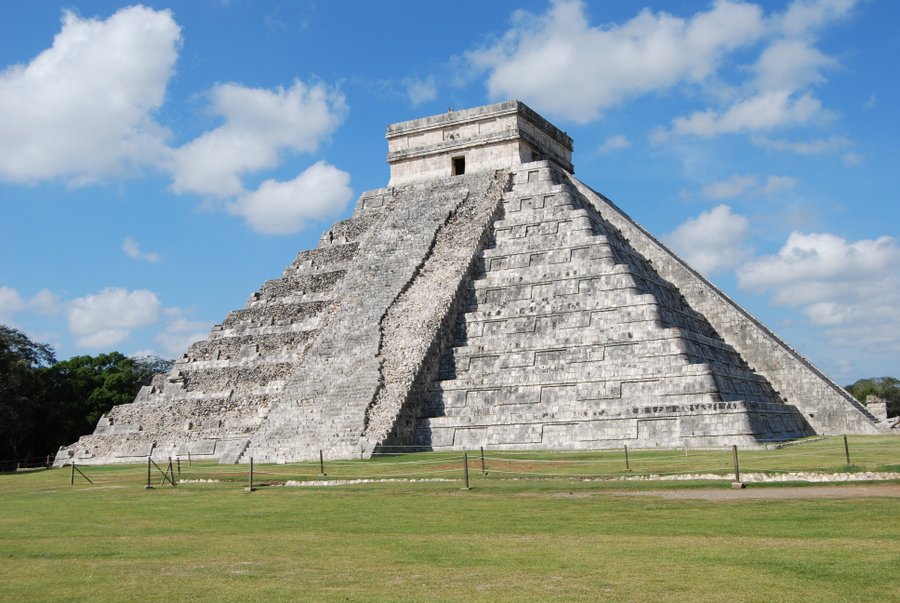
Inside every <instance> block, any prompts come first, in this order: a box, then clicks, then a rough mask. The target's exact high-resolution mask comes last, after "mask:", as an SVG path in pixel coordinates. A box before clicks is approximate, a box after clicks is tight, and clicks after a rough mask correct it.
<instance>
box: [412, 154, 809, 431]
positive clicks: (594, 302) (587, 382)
mask: <svg viewBox="0 0 900 603" xmlns="http://www.w3.org/2000/svg"><path fill="white" fill-rule="evenodd" d="M516 182H517V184H516V186H515V187H514V189H513V190H512V191H511V192H509V193H507V194H506V197H505V198H504V203H503V216H502V219H500V220H498V221H496V222H495V223H494V225H493V234H494V242H493V245H492V246H491V247H490V248H489V249H485V250H484V251H483V252H482V254H481V256H480V258H479V259H480V269H481V274H480V275H478V277H477V278H476V279H475V280H474V281H473V282H472V284H471V287H470V291H469V303H468V305H467V307H466V308H465V311H464V312H462V313H461V314H460V316H459V317H458V320H457V323H456V332H455V337H454V340H453V345H452V347H449V348H448V349H446V350H445V351H444V352H443V358H442V362H441V370H440V374H439V376H438V378H437V379H435V381H434V382H433V383H432V386H431V388H430V392H429V396H428V400H427V408H426V410H425V412H424V413H423V414H424V416H422V417H420V419H419V422H418V425H417V430H416V441H417V443H419V444H421V445H423V446H424V447H430V448H432V449H445V448H465V447H478V446H485V447H491V448H534V447H539V448H593V447H597V448H604V447H611V446H618V445H621V444H622V443H626V444H631V445H633V446H681V445H683V444H685V443H687V444H688V445H691V446H711V445H714V444H715V443H717V442H720V441H721V438H723V437H727V438H729V439H730V440H732V441H734V442H735V443H737V442H742V441H744V440H746V442H745V443H753V444H757V443H759V442H760V441H764V440H784V439H789V438H796V437H801V436H804V435H809V434H811V433H813V432H812V430H811V428H810V427H809V425H808V424H807V423H806V421H805V420H804V419H803V417H802V415H801V414H800V413H799V412H798V411H797V409H796V408H794V407H792V406H789V405H786V404H785V403H784V402H783V400H781V399H780V398H779V396H778V394H776V392H775V391H774V390H773V389H772V387H771V386H770V385H769V383H768V382H767V381H766V380H765V379H764V378H763V377H761V376H760V375H758V374H756V373H754V372H753V371H752V370H751V369H750V368H749V367H748V366H747V364H746V363H745V362H744V361H743V359H742V358H741V357H740V355H739V354H737V353H736V352H735V350H734V349H733V348H732V347H731V346H729V345H728V344H726V343H725V342H724V341H723V340H722V338H721V337H720V336H719V335H718V334H717V333H716V331H715V330H714V329H713V328H712V326H711V325H710V324H709V323H708V322H707V321H706V320H705V319H704V318H703V316H701V315H700V314H698V313H697V312H695V311H694V310H692V309H691V308H690V306H689V305H688V304H687V303H686V302H685V300H684V298H683V297H682V296H681V294H680V293H679V292H678V290H677V289H675V288H674V286H673V285H671V284H670V283H667V282H666V281H664V280H663V279H661V278H660V277H659V275H658V274H656V272H654V270H653V267H652V265H650V264H649V263H648V262H647V261H646V260H645V259H644V258H643V257H641V256H640V255H639V254H637V253H636V252H635V251H634V250H633V249H632V248H631V247H630V246H629V245H628V243H627V242H626V241H625V240H624V239H623V237H622V235H621V234H620V233H619V231H618V230H616V229H615V228H614V227H613V226H612V225H610V224H609V223H608V222H605V221H604V220H603V219H602V217H601V216H600V215H599V213H598V212H597V211H596V210H595V209H594V207H593V206H592V205H591V204H590V203H589V202H588V201H587V200H586V199H585V198H584V197H583V196H582V195H581V194H580V193H579V191H578V190H577V188H576V187H575V186H574V185H573V184H571V183H570V182H569V181H568V179H567V177H566V175H565V174H563V173H561V172H560V171H558V170H554V169H552V168H551V167H549V166H545V167H540V168H539V169H523V170H521V171H519V172H518V173H517V178H516Z"/></svg>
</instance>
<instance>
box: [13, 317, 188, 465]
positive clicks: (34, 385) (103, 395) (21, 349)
mask: <svg viewBox="0 0 900 603" xmlns="http://www.w3.org/2000/svg"><path fill="white" fill-rule="evenodd" d="M173 365H174V361H173V360H166V359H163V358H159V357H157V356H143V357H139V358H129V357H128V356H124V355H123V354H120V353H119V352H110V353H109V354H99V355H97V356H75V357H73V358H69V359H68V360H63V361H60V362H57V361H56V357H55V355H54V352H53V348H51V347H50V346H49V345H46V344H42V343H35V342H33V341H31V340H30V339H29V338H28V337H27V336H26V335H25V334H24V333H22V332H21V331H18V330H17V329H14V328H12V327H7V326H4V325H0V465H3V464H4V463H3V462H4V461H7V463H6V466H12V467H13V468H14V467H15V465H16V461H17V460H20V459H28V458H36V457H41V456H43V455H46V454H53V453H55V452H56V450H57V449H58V448H59V446H60V445H62V444H70V443H72V442H74V441H75V440H77V439H78V437H79V436H81V435H83V434H85V433H90V432H91V431H93V429H94V426H95V425H96V424H97V421H98V420H99V419H100V417H101V416H102V415H103V414H104V413H107V412H109V410H110V409H111V408H112V407H113V406H115V405H117V404H126V403H128V402H131V401H132V400H134V397H135V395H136V394H137V392H138V390H140V388H141V386H142V385H149V384H150V381H151V380H152V379H153V375H154V374H156V373H165V372H168V371H169V370H170V369H171V368H172V366H173Z"/></svg>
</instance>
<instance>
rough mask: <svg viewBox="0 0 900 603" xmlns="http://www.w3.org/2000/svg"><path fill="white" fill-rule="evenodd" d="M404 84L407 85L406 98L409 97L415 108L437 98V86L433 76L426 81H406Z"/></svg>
mask: <svg viewBox="0 0 900 603" xmlns="http://www.w3.org/2000/svg"><path fill="white" fill-rule="evenodd" d="M403 83H404V84H405V85H406V96H408V97H409V102H411V103H412V105H413V107H416V106H418V105H421V104H422V103H427V102H428V101H432V100H434V99H436V98H437V84H435V82H434V77H433V76H430V77H427V78H425V79H424V80H420V79H406V80H404V82H403Z"/></svg>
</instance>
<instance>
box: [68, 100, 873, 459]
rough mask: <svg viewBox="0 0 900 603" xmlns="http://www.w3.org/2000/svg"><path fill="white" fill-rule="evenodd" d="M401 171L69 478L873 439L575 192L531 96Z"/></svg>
mask: <svg viewBox="0 0 900 603" xmlns="http://www.w3.org/2000/svg"><path fill="white" fill-rule="evenodd" d="M387 138H388V147H389V153H388V161H389V164H390V167H391V180H390V182H389V184H388V186H387V187H386V188H383V189H378V190H374V191H368V192H366V193H363V195H362V196H361V197H360V199H359V201H358V203H357V205H356V208H355V211H354V213H353V215H352V217H350V218H349V219H347V220H344V221H341V222H338V223H336V224H334V225H333V226H332V227H331V228H330V229H329V230H328V231H327V232H325V233H324V234H323V235H322V237H321V239H320V241H319V245H318V246H317V248H316V249H313V250H307V251H302V252H300V253H299V255H298V256H297V258H296V259H295V260H294V261H293V262H292V263H291V265H290V266H288V267H287V269H285V271H284V273H283V274H282V276H281V278H278V279H274V280H270V281H267V282H265V283H264V284H263V286H262V287H261V288H260V290H259V291H258V292H256V293H254V294H253V295H251V296H250V298H249V299H248V301H247V303H246V305H245V306H244V308H242V309H240V310H237V311H235V312H232V313H231V314H229V315H228V316H227V317H226V318H225V320H224V321H223V322H222V324H220V325H217V326H215V327H214V328H213V330H212V332H211V333H210V335H209V337H208V338H207V339H206V340H204V341H200V342H197V343H195V344H194V345H192V346H191V347H190V348H189V349H188V350H187V352H186V353H185V354H184V355H183V356H182V357H181V358H180V359H179V360H178V361H177V362H176V364H175V367H174V368H173V369H172V371H171V372H170V373H168V374H167V375H157V376H156V377H155V378H154V380H153V383H152V385H150V386H147V387H145V388H143V389H142V390H141V391H140V393H139V394H138V396H137V398H136V399H135V401H134V402H133V403H131V404H125V405H122V406H117V407H115V408H113V409H112V410H111V411H110V412H109V413H108V414H107V415H106V416H104V417H103V418H102V419H101V420H100V422H99V424H98V425H97V428H96V429H95V431H94V433H93V434H90V435H86V436H83V437H82V438H81V439H79V441H78V442H76V443H74V444H72V445H71V446H68V447H63V448H61V449H60V451H59V454H58V455H57V463H59V464H61V463H64V462H68V460H70V459H72V458H75V459H77V461H78V462H79V463H113V462H135V461H139V460H141V459H144V458H146V457H147V456H151V457H154V458H166V457H176V456H180V457H182V458H184V457H187V456H189V455H190V456H191V457H193V458H201V459H203V458H205V459H218V460H219V461H220V462H225V463H235V462H242V461H247V460H249V459H250V458H251V457H252V458H254V459H255V460H257V461H269V462H289V461H295V460H305V459H313V458H318V455H319V453H320V451H322V453H323V454H325V455H326V456H327V457H328V458H359V457H368V456H370V455H371V454H373V453H375V452H377V451H403V450H455V449H466V448H476V447H479V446H484V447H487V448H493V449H603V448H611V447H620V446H622V445H623V444H625V445H628V446H629V447H632V448H641V447H676V446H678V447H680V446H691V447H718V446H726V445H731V444H740V445H742V446H755V445H760V444H763V443H767V442H774V441H784V440H790V439H795V438H799V437H805V436H810V435H814V434H847V433H854V434H871V433H879V432H880V428H879V427H878V425H877V420H876V419H875V417H873V416H872V415H871V414H869V412H868V411H867V410H866V409H865V407H864V406H863V405H861V404H860V403H858V402H857V401H856V400H855V399H854V398H853V397H851V396H850V395H849V394H847V392H845V391H844V390H843V389H841V388H840V387H839V386H837V385H836V384H835V383H834V382H832V381H831V380H830V379H828V377H827V376H825V375H824V374H823V373H822V372H821V371H819V370H818V369H816V368H815V367H814V366H813V365H812V364H811V363H810V362H809V361H808V360H807V359H805V358H803V357H802V356H801V355H800V354H798V353H797V352H796V351H794V350H793V349H791V348H790V347H789V346H788V345H787V344H786V343H784V342H783V341H782V340H781V339H779V338H778V337H777V336H776V335H775V334H774V333H772V332H771V331H770V330H768V329H767V328H766V327H765V326H764V325H762V324H761V323H760V322H759V321H758V320H757V319H755V318H754V317H753V316H751V315H750V314H749V313H748V312H746V311H745V310H744V309H742V308H741V307H740V306H739V305H738V304H736V303H735V302H734V301H733V300H731V299H730V298H728V297H727V296H726V295H725V294H724V293H722V292H721V291H719V290H718V289H717V288H716V287H715V286H714V285H712V284H711V283H710V282H709V281H707V280H706V279H705V278H703V277H702V276H701V275H700V274H699V273H697V272H696V271H694V270H692V269H691V268H690V267H689V266H688V265H687V264H685V263H684V262H683V261H682V260H681V259H679V258H678V257H677V256H676V255H675V254H673V253H672V252H671V251H669V250H668V249H667V248H666V247H665V246H664V245H662V244H661V243H660V242H659V241H658V240H656V239H655V238H654V237H653V236H652V235H650V234H649V233H648V232H647V231H645V230H644V229H642V228H641V227H640V226H639V225H638V224H636V223H635V222H634V221H633V220H632V219H631V218H629V217H628V215H627V214H625V213H624V212H623V211H622V210H621V209H619V208H618V207H617V206H616V205H614V204H613V203H612V202H611V201H610V200H608V199H607V198H605V197H604V196H602V195H600V194H599V193H597V192H595V191H594V190H592V189H591V188H589V187H588V186H586V185H585V184H583V183H582V182H580V181H579V180H577V179H576V178H575V177H574V168H573V165H572V162H571V157H572V140H571V139H570V138H569V137H568V136H567V135H566V134H565V133H563V132H561V131H560V130H558V129H557V128H556V127H554V126H553V125H552V124H550V123H549V122H547V121H546V120H545V119H543V118H542V117H540V116H539V115H538V114H537V113H535V112H534V111H533V110H531V109H530V108H528V107H527V106H526V105H524V104H523V103H521V102H519V101H509V102H505V103H497V104H493V105H487V106H484V107H478V108H475V109H468V110H464V111H449V112H448V113H446V114H442V115H437V116H432V117H427V118H423V119H417V120H413V121H409V122H403V123H399V124H394V125H392V126H390V127H389V128H388V133H387Z"/></svg>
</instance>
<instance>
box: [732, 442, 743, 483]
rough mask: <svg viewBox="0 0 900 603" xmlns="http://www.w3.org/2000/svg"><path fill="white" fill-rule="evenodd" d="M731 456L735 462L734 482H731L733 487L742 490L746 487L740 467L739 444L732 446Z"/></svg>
mask: <svg viewBox="0 0 900 603" xmlns="http://www.w3.org/2000/svg"><path fill="white" fill-rule="evenodd" d="M731 456H732V459H733V460H734V481H733V482H731V487H732V488H738V489H740V488H743V487H744V482H742V481H741V467H740V465H738V451H737V444H732V445H731Z"/></svg>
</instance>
